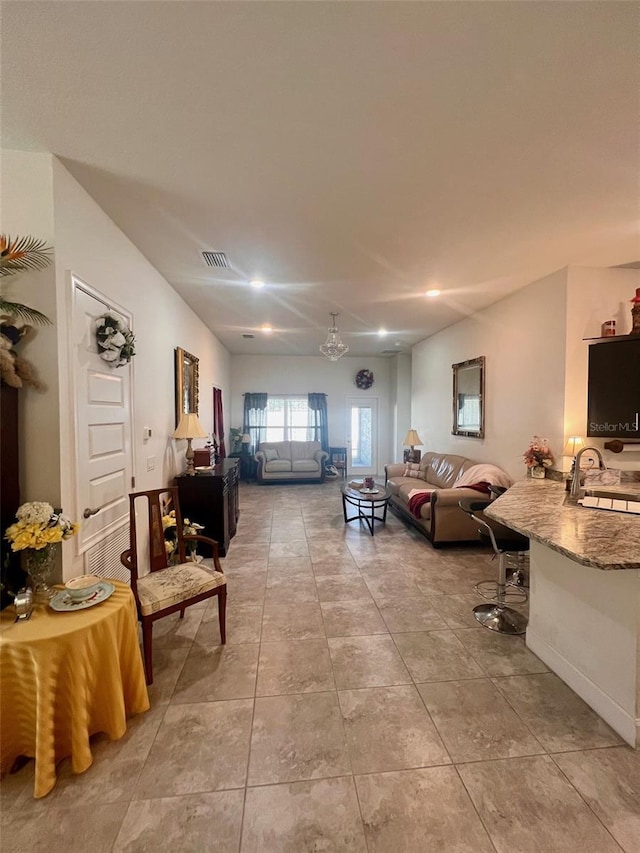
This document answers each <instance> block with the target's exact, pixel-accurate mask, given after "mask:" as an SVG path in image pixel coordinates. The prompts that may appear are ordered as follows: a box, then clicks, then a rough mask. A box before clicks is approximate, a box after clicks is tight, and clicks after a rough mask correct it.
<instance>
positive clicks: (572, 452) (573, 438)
mask: <svg viewBox="0 0 640 853" xmlns="http://www.w3.org/2000/svg"><path fill="white" fill-rule="evenodd" d="M581 447H584V439H583V438H582V436H580V435H570V436H569V438H568V439H567V443H566V444H565V446H564V447H563V449H562V455H563V456H570V457H571V470H570V471H569V479H567V481H566V482H567V483H569V482H570V480H571V477H573V472H574V471H575V468H576V453H577V452H578V451H579V450H580V448H581ZM565 485H566V484H565Z"/></svg>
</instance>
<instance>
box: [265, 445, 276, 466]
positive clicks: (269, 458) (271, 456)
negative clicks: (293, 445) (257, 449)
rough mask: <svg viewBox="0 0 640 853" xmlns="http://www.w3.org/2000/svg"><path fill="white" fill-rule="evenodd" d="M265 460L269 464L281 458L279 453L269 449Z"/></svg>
mask: <svg viewBox="0 0 640 853" xmlns="http://www.w3.org/2000/svg"><path fill="white" fill-rule="evenodd" d="M264 458H265V459H266V460H267V462H273V460H274V459H278V458H279V456H278V451H277V450H274V449H273V448H271V447H269V448H267V449H266V450H265V451H264Z"/></svg>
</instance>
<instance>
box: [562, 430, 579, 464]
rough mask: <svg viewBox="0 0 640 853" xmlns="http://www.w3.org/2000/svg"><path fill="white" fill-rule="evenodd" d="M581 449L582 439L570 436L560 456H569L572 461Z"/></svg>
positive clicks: (577, 436)
mask: <svg viewBox="0 0 640 853" xmlns="http://www.w3.org/2000/svg"><path fill="white" fill-rule="evenodd" d="M581 447H584V439H583V438H582V437H581V436H579V435H570V436H569V438H568V439H567V443H566V444H565V446H564V449H563V451H562V455H563V456H571V458H572V459H575V455H576V453H577V452H578V451H579V450H580V448H581Z"/></svg>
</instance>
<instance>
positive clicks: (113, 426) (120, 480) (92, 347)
mask: <svg viewBox="0 0 640 853" xmlns="http://www.w3.org/2000/svg"><path fill="white" fill-rule="evenodd" d="M72 283H73V305H74V317H73V319H74V322H73V341H72V364H73V374H74V387H75V425H76V435H75V445H76V460H75V462H76V501H77V507H78V515H79V521H80V522H81V524H80V533H79V536H78V553H80V554H81V553H83V552H84V551H86V550H87V549H88V548H91V547H93V546H94V545H95V544H96V543H97V542H100V541H101V540H102V539H104V538H105V536H107V535H108V533H109V532H110V531H112V530H114V529H115V528H116V527H118V526H119V525H120V526H121V525H122V523H123V521H124V520H125V519H126V518H127V516H128V511H129V507H128V494H129V491H130V489H131V487H132V476H133V457H132V440H131V365H130V364H127V365H124V366H123V367H118V368H111V367H109V366H108V365H107V364H106V362H104V361H103V360H102V359H101V358H100V356H99V355H98V347H97V344H96V340H95V332H94V321H95V318H96V317H99V316H100V315H101V314H104V312H105V311H106V310H107V309H109V308H113V309H114V310H116V311H118V313H120V314H122V315H123V316H124V317H125V318H126V319H127V321H128V322H129V324H131V317H130V316H128V315H127V312H126V311H123V310H122V308H120V307H119V306H113V305H110V304H109V303H108V302H107V300H106V299H104V298H102V297H101V296H100V294H98V293H96V292H95V291H93V290H92V288H90V287H89V286H88V285H86V284H84V282H82V281H81V280H80V279H78V278H76V277H75V276H72ZM85 510H86V511H90V512H91V513H92V514H91V515H90V517H89V518H83V513H84V511H85Z"/></svg>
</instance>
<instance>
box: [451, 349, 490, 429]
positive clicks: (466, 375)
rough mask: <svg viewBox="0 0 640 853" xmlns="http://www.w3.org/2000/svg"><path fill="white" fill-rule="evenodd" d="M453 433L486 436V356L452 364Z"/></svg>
mask: <svg viewBox="0 0 640 853" xmlns="http://www.w3.org/2000/svg"><path fill="white" fill-rule="evenodd" d="M451 367H452V368H453V429H452V430H451V434H452V435H465V436H467V437H468V438H484V356H483V355H482V356H480V357H479V358H471V359H469V361H461V362H460V363H459V364H452V365H451Z"/></svg>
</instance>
